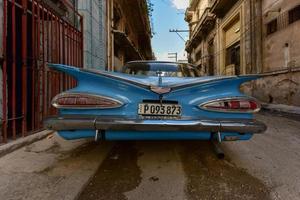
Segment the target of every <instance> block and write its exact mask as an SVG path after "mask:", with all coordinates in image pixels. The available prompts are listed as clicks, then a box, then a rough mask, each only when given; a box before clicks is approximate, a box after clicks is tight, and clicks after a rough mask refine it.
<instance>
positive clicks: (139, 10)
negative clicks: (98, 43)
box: [107, 0, 153, 71]
mask: <svg viewBox="0 0 300 200" xmlns="http://www.w3.org/2000/svg"><path fill="white" fill-rule="evenodd" d="M107 16H108V51H107V53H108V70H114V71H119V70H121V68H122V66H123V65H124V64H125V63H126V62H128V61H131V60H149V59H152V58H153V53H152V48H151V26H150V21H149V16H148V5H147V1H146V0H130V1H128V0H111V1H108V11H107Z"/></svg>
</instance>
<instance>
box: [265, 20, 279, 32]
mask: <svg viewBox="0 0 300 200" xmlns="http://www.w3.org/2000/svg"><path fill="white" fill-rule="evenodd" d="M277 28H278V27H277V19H273V20H272V21H270V22H269V23H268V24H267V35H270V34H272V33H275V32H276V31H277Z"/></svg>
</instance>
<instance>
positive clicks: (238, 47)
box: [186, 0, 261, 75]
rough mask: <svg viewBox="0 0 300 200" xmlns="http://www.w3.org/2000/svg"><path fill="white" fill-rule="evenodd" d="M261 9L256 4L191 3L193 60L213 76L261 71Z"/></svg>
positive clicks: (210, 0)
mask: <svg viewBox="0 0 300 200" xmlns="http://www.w3.org/2000/svg"><path fill="white" fill-rule="evenodd" d="M258 8H259V3H258V2H256V1H246V0H240V1H237V0H234V1H232V0H191V1H190V7H189V8H188V9H187V12H186V20H187V21H188V23H189V25H190V29H191V32H190V33H191V34H190V39H189V40H188V42H187V44H186V50H187V51H188V53H189V55H190V60H191V61H192V62H193V63H195V64H197V65H199V66H201V68H202V70H203V72H204V73H205V74H209V75H213V74H220V75H232V74H236V75H239V74H246V73H257V72H259V71H260V70H261V69H260V66H261V64H260V62H257V61H258V60H260V59H259V58H258V57H259V56H260V55H259V50H260V49H261V42H260V37H259V30H258V29H257V28H255V27H254V26H259V24H260V17H259V16H261V15H260V10H259V9H258ZM254 30H256V31H255V33H254Z"/></svg>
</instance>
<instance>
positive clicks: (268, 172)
mask: <svg viewBox="0 0 300 200" xmlns="http://www.w3.org/2000/svg"><path fill="white" fill-rule="evenodd" d="M257 118H258V119H259V120H261V121H264V122H265V123H266V124H267V125H268V130H267V132H266V133H265V134H262V135H256V136H254V138H253V139H252V140H250V141H240V142H227V143H223V144H222V145H221V146H222V148H223V150H224V152H225V155H226V156H225V159H224V160H220V159H218V158H217V157H216V155H215V154H214V152H213V150H212V146H211V144H210V143H209V142H203V141H133V142H125V141H122V142H117V143H116V144H115V146H114V147H113V149H112V151H111V152H110V154H109V155H108V156H107V157H106V159H105V160H104V162H103V163H102V165H101V167H100V168H99V169H98V171H97V173H96V175H95V177H94V178H93V179H92V180H91V182H90V183H89V184H88V185H87V187H86V188H85V189H84V191H83V192H82V193H81V196H80V198H79V199H81V200H83V199H108V200H110V199H117V200H118V199H129V200H137V199H145V200H152V199H155V200H156V199H163V200H169V199H170V200H171V199H172V200H183V199H187V200H194V199H195V200H196V199H209V200H210V199H224V200H225V199H232V200H235V199H259V200H260V199H261V200H265V199H275V200H280V199H282V200H286V199H290V200H292V199H293V200H294V199H300V193H299V190H298V189H297V188H298V186H300V170H299V169H300V168H298V169H296V166H298V167H299V166H300V156H298V157H297V155H298V153H297V152H299V150H300V147H299V145H298V144H299V142H300V135H299V131H298V130H300V123H299V121H298V118H294V116H290V115H286V114H278V113H269V112H264V113H262V114H260V115H257ZM284 163H285V164H284Z"/></svg>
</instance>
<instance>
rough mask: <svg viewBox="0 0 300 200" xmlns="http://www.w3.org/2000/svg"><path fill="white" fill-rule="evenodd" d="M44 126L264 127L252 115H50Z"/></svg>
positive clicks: (254, 129)
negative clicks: (149, 117)
mask: <svg viewBox="0 0 300 200" xmlns="http://www.w3.org/2000/svg"><path fill="white" fill-rule="evenodd" d="M44 125H45V127H46V128H47V129H52V130H56V131H61V130H89V129H94V130H115V131H122V130H126V131H207V132H237V133H262V132H264V131H265V130H266V129H267V127H266V125H265V124H263V123H262V122H259V121H257V120H254V119H190V118H186V119H130V118H128V119H126V118H124V117H115V116H114V117H109V116H104V117H74V116H72V117H68V116H65V117H53V118H48V119H47V120H45V122H44Z"/></svg>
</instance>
